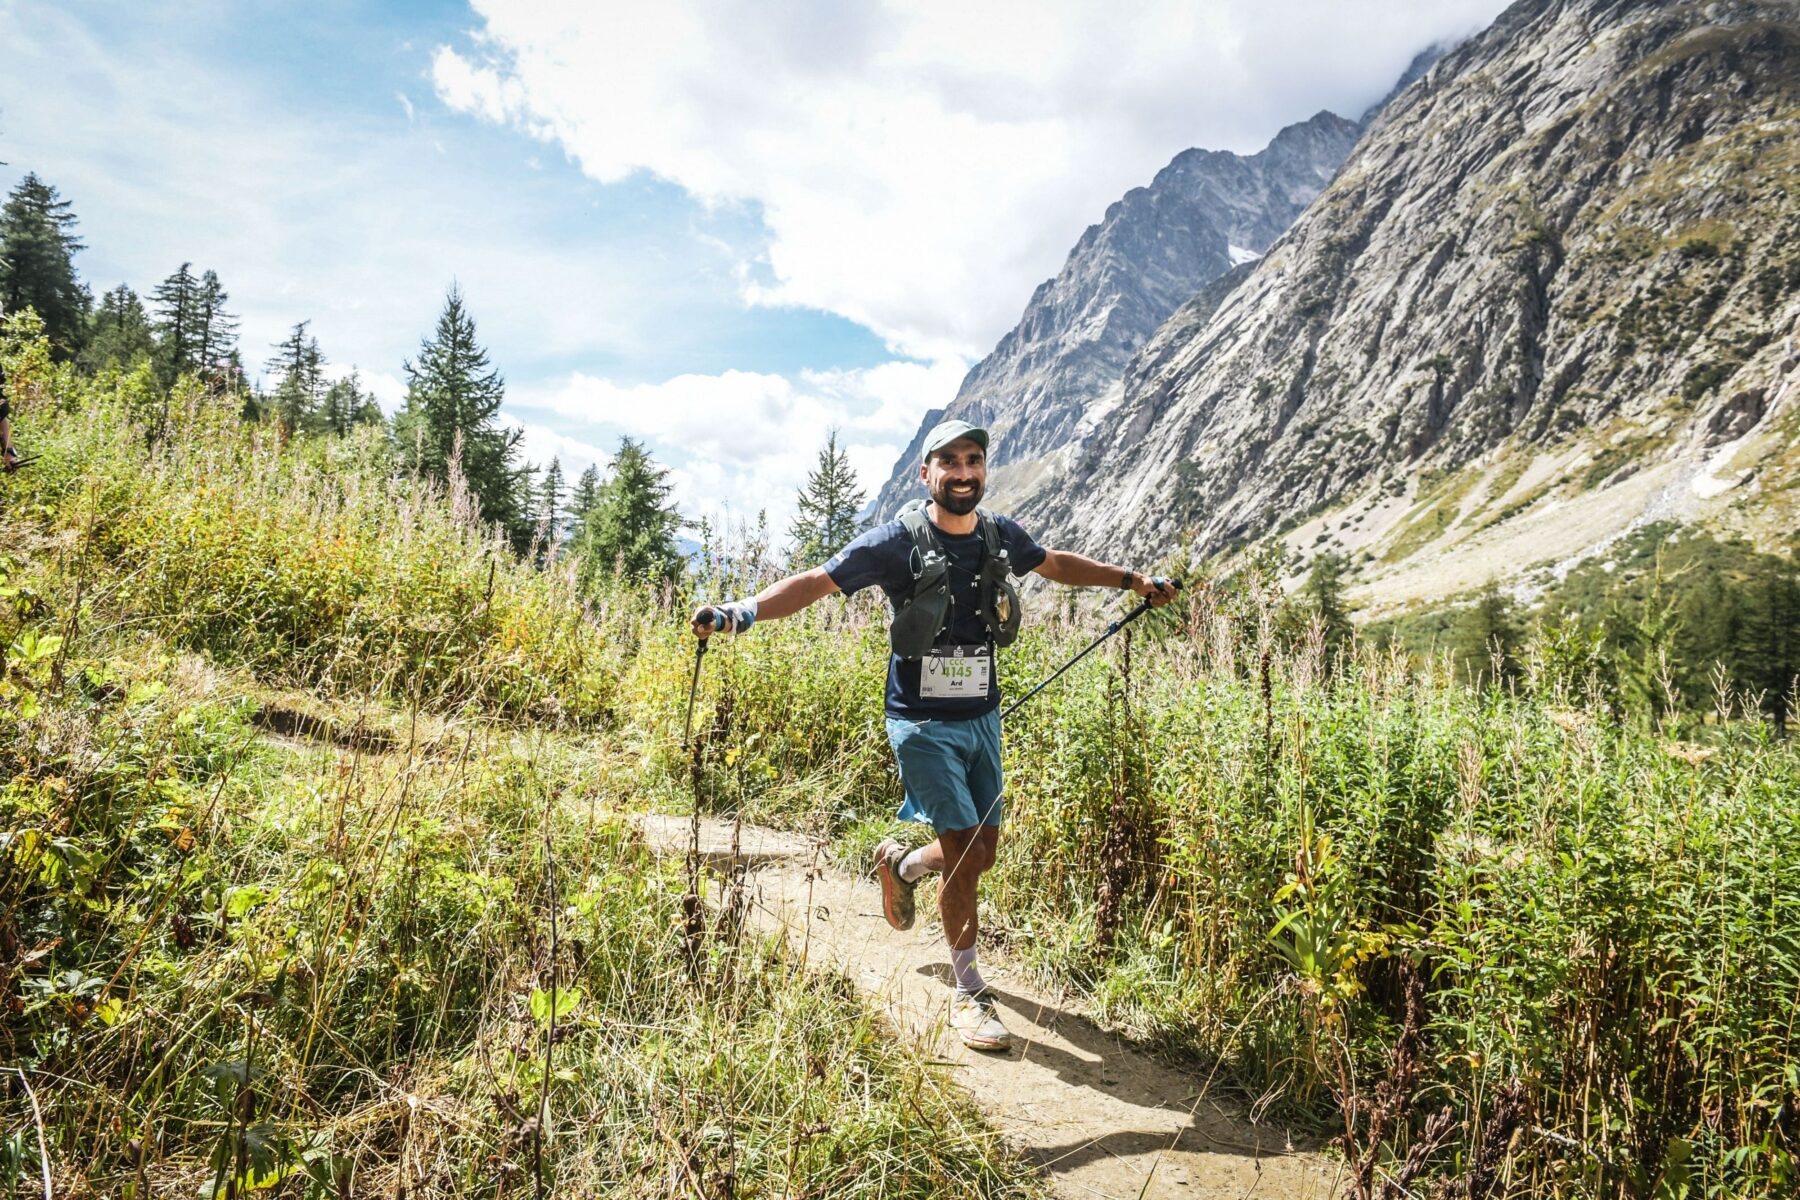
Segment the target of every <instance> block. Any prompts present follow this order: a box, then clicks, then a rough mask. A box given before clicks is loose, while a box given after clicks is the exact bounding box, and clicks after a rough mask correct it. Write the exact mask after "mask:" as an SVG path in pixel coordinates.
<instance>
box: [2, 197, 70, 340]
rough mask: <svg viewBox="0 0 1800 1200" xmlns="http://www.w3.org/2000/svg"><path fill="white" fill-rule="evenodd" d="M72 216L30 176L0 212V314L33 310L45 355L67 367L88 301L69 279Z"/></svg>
mask: <svg viewBox="0 0 1800 1200" xmlns="http://www.w3.org/2000/svg"><path fill="white" fill-rule="evenodd" d="M74 228H75V215H74V213H72V212H70V211H69V202H68V201H67V200H64V199H62V198H61V197H59V196H58V195H57V194H56V189H55V188H53V187H51V186H50V185H49V184H47V183H45V182H44V181H43V180H41V179H39V178H38V177H37V175H35V174H30V175H27V176H25V178H24V179H21V180H20V181H19V185H18V186H17V187H15V188H14V189H13V190H12V192H11V194H10V195H8V196H7V198H6V204H5V206H4V207H0V309H4V310H5V311H7V312H18V311H20V310H21V309H26V308H30V309H34V310H36V312H37V315H38V316H39V317H41V318H43V321H44V334H45V336H46V337H48V338H49V339H50V347H51V352H52V353H53V354H54V355H55V356H56V357H57V358H58V359H61V360H63V361H67V360H69V359H71V358H73V357H75V355H76V354H77V353H78V352H79V351H80V349H81V344H82V339H83V337H84V335H85V334H86V333H87V316H88V309H89V308H90V307H91V306H92V297H91V296H89V295H88V291H87V289H86V288H85V287H83V286H82V285H81V281H80V280H79V279H77V278H76V275H75V253H76V251H78V250H80V249H82V244H81V241H80V239H78V238H77V237H76V236H75V234H74V232H73V231H74Z"/></svg>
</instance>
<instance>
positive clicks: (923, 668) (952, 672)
mask: <svg viewBox="0 0 1800 1200" xmlns="http://www.w3.org/2000/svg"><path fill="white" fill-rule="evenodd" d="M993 680H994V656H993V654H992V652H991V651H990V650H989V649H988V647H986V646H940V647H938V648H937V649H935V650H933V651H932V652H931V653H929V654H927V655H926V656H925V657H924V658H922V659H920V660H919V695H920V696H922V697H923V698H924V699H926V700H980V699H982V698H983V697H985V696H986V695H987V694H988V690H989V689H990V688H992V687H993V686H994V683H993Z"/></svg>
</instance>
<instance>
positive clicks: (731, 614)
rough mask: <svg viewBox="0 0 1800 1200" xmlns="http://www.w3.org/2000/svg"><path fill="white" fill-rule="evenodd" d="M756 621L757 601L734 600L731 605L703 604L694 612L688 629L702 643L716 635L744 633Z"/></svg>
mask: <svg viewBox="0 0 1800 1200" xmlns="http://www.w3.org/2000/svg"><path fill="white" fill-rule="evenodd" d="M755 621H756V603H755V601H743V600H734V601H732V602H731V603H730V604H702V605H701V606H700V607H699V608H696V609H695V610H694V619H693V621H692V622H690V623H689V625H688V628H690V629H692V630H693V631H694V636H695V637H697V638H699V639H700V640H702V641H705V640H706V639H707V638H709V637H711V636H712V635H713V634H715V633H724V632H726V631H731V632H734V633H742V632H743V631H744V630H746V629H748V628H750V626H751V625H752V624H753V623H754V622H755Z"/></svg>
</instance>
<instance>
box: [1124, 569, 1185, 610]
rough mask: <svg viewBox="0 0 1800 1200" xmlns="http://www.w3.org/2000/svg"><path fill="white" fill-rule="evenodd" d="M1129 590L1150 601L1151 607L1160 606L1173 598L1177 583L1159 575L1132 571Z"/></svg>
mask: <svg viewBox="0 0 1800 1200" xmlns="http://www.w3.org/2000/svg"><path fill="white" fill-rule="evenodd" d="M1131 590H1132V591H1134V592H1136V593H1137V594H1138V595H1140V596H1142V597H1144V599H1146V600H1148V601H1150V607H1151V608H1161V607H1162V606H1163V605H1165V604H1167V603H1168V602H1169V601H1171V600H1173V599H1174V598H1175V594H1176V592H1177V590H1178V585H1177V584H1176V583H1175V581H1174V580H1173V579H1168V578H1165V577H1164V576H1161V575H1154V576H1152V575H1144V574H1142V573H1140V572H1137V571H1133V572H1132V573H1131Z"/></svg>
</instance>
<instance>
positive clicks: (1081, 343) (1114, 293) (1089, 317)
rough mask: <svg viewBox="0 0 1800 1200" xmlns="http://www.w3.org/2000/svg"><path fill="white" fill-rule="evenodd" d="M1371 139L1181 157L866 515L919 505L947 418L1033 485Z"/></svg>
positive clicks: (1321, 117)
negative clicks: (1185, 313)
mask: <svg viewBox="0 0 1800 1200" xmlns="http://www.w3.org/2000/svg"><path fill="white" fill-rule="evenodd" d="M1360 132H1361V126H1360V125H1358V124H1357V123H1356V122H1353V121H1349V120H1347V119H1346V118H1343V117H1340V116H1337V115H1336V114H1334V113H1330V112H1326V111H1321V112H1319V113H1317V114H1315V115H1314V116H1313V117H1311V118H1310V119H1308V120H1306V121H1301V122H1296V123H1294V124H1291V125H1289V126H1287V127H1286V128H1284V129H1282V130H1281V131H1280V132H1279V133H1277V134H1276V135H1275V137H1274V138H1273V139H1271V141H1270V143H1269V145H1268V146H1266V147H1265V148H1264V149H1263V150H1261V151H1258V152H1257V153H1256V154H1253V155H1238V154H1234V153H1231V152H1230V151H1220V150H1204V149H1197V148H1196V149H1188V150H1184V151H1182V152H1181V153H1180V154H1177V155H1176V156H1175V157H1174V158H1172V159H1171V160H1170V161H1169V163H1168V164H1166V165H1165V166H1164V167H1163V168H1162V169H1161V170H1159V171H1158V172H1157V174H1156V175H1155V177H1154V178H1153V179H1152V181H1151V182H1150V183H1149V184H1148V185H1146V186H1144V187H1138V188H1133V189H1131V190H1130V191H1129V192H1127V193H1126V194H1125V195H1124V196H1122V197H1121V198H1120V199H1118V200H1116V201H1114V202H1113V203H1112V204H1110V205H1109V206H1108V207H1107V209H1106V212H1105V214H1104V216H1103V217H1102V218H1101V220H1100V221H1098V222H1095V223H1094V224H1092V225H1090V226H1088V227H1087V229H1086V230H1084V231H1083V233H1082V234H1081V236H1080V238H1079V239H1077V241H1076V243H1075V246H1074V248H1073V249H1071V250H1070V252H1069V255H1068V257H1067V259H1066V260H1065V262H1064V264H1063V268H1062V269H1061V270H1060V271H1059V272H1058V273H1057V274H1056V275H1055V276H1053V277H1051V278H1050V279H1047V280H1045V281H1044V282H1043V283H1041V284H1039V285H1038V287H1037V288H1035V289H1034V290H1033V293H1032V296H1031V299H1030V300H1029V302H1028V303H1027V304H1026V307H1025V311H1024V314H1023V315H1022V316H1021V318H1020V320H1019V323H1018V324H1017V325H1016V326H1014V328H1013V329H1012V330H1010V331H1009V332H1008V333H1007V334H1006V335H1005V336H1004V337H1002V338H1001V339H1000V341H999V343H998V344H997V345H996V346H995V348H994V350H993V351H992V352H991V353H990V354H989V355H988V356H987V357H986V358H984V359H982V360H981V362H979V363H977V364H976V365H975V366H974V367H973V368H971V369H970V371H969V373H968V374H967V375H966V376H965V378H964V380H963V383H962V386H961V387H960V388H959V389H958V392H957V395H956V397H955V398H954V399H953V400H952V402H951V403H950V404H949V405H947V406H946V407H945V408H942V409H933V410H932V411H931V412H930V413H928V414H927V415H926V417H925V419H924V420H923V421H922V422H921V424H920V427H919V430H918V432H917V433H916V434H915V435H914V437H913V439H912V440H911V442H910V443H909V444H908V446H907V448H906V451H905V452H904V453H903V454H902V456H901V458H900V460H899V461H898V462H897V463H896V465H895V469H894V472H893V474H892V475H891V476H890V478H889V479H888V480H887V481H886V482H885V483H884V484H883V485H882V486H881V487H880V488H879V489H878V490H877V492H876V494H875V496H874V498H873V499H872V501H871V503H870V507H869V510H868V511H869V512H870V513H871V514H873V515H877V516H881V517H886V516H891V515H892V514H893V513H894V512H895V511H896V510H897V509H898V508H899V506H900V505H901V504H902V503H904V502H905V500H907V499H908V498H910V497H911V496H913V495H915V494H916V493H917V490H918V483H917V476H916V472H915V470H914V468H915V467H916V464H917V461H918V454H919V450H920V448H921V446H922V445H923V435H924V433H925V431H926V430H927V429H929V428H930V427H931V426H932V425H933V424H935V423H936V422H937V421H938V420H940V419H942V418H944V417H946V416H949V417H958V418H961V419H964V420H968V421H970V422H971V423H973V424H981V425H985V426H987V427H988V428H989V429H990V430H991V431H992V433H993V434H994V451H993V461H992V464H991V465H992V467H993V469H994V479H993V484H992V487H993V488H995V489H998V490H999V491H1001V492H1005V491H1006V490H1007V489H1008V488H1009V487H1011V488H1014V489H1017V488H1019V487H1020V486H1021V485H1024V484H1027V483H1028V482H1029V480H1030V478H1031V476H1032V474H1033V472H1034V471H1035V470H1036V469H1038V467H1039V466H1040V465H1041V464H1042V463H1043V462H1044V460H1045V458H1046V456H1047V455H1050V454H1053V453H1054V452H1056V451H1057V450H1059V449H1061V448H1062V447H1064V446H1066V445H1067V444H1069V442H1070V441H1071V440H1072V439H1073V438H1075V437H1076V436H1077V434H1078V432H1079V430H1080V424H1081V420H1082V417H1083V415H1084V413H1085V412H1086V410H1087V409H1088V407H1089V406H1090V405H1091V404H1092V403H1093V402H1094V401H1095V400H1096V399H1097V398H1099V397H1100V396H1102V395H1103V394H1104V393H1105V391H1106V390H1107V388H1109V387H1110V386H1111V385H1112V384H1113V382H1114V381H1116V380H1117V378H1118V377H1119V374H1120V372H1121V371H1122V370H1123V368H1124V365H1125V363H1126V362H1127V361H1128V359H1129V357H1130V355H1131V353H1132V352H1133V351H1134V350H1136V349H1137V348H1138V347H1140V346H1141V345H1142V344H1143V343H1144V341H1145V340H1146V339H1147V338H1148V337H1149V335H1150V334H1151V333H1152V332H1154V331H1155V329H1156V328H1157V327H1158V326H1159V325H1160V324H1161V323H1162V322H1163V321H1164V320H1165V319H1166V318H1167V317H1168V316H1170V315H1171V314H1172V313H1173V312H1174V311H1175V310H1176V309H1177V308H1178V307H1179V306H1180V305H1181V304H1182V303H1184V302H1185V301H1187V300H1188V299H1189V298H1190V297H1192V296H1193V295H1194V294H1195V292H1197V291H1198V290H1199V289H1200V288H1201V287H1203V286H1204V285H1205V284H1206V283H1208V282H1209V281H1211V280H1212V279H1214V278H1217V277H1218V276H1220V275H1222V274H1224V273H1226V272H1227V271H1229V270H1231V269H1232V268H1233V266H1234V265H1237V264H1238V263H1240V262H1242V261H1245V260H1248V259H1251V258H1253V257H1254V256H1257V255H1260V254H1261V253H1262V251H1263V250H1265V249H1266V248H1267V246H1268V245H1269V244H1270V243H1271V242H1272V241H1273V240H1274V239H1275V238H1276V237H1277V236H1279V235H1280V233H1281V232H1282V231H1283V230H1285V229H1286V228H1287V226H1288V225H1289V224H1290V223H1291V222H1292V220H1293V219H1294V217H1296V216H1298V215H1299V213H1300V212H1301V211H1302V210H1303V209H1304V208H1305V207H1306V205H1307V204H1308V203H1310V202H1311V200H1312V198H1313V197H1314V196H1316V195H1317V194H1318V192H1319V191H1320V190H1322V189H1323V188H1324V186H1325V184H1326V183H1327V182H1328V181H1329V179H1330V177H1331V175H1332V173H1333V172H1335V171H1336V169H1337V166H1338V164H1339V163H1340V162H1342V160H1343V158H1344V156H1345V155H1347V154H1348V153H1349V151H1350V148H1351V147H1352V146H1353V145H1354V143H1355V140H1356V138H1357V137H1358V136H1359V135H1360Z"/></svg>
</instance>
